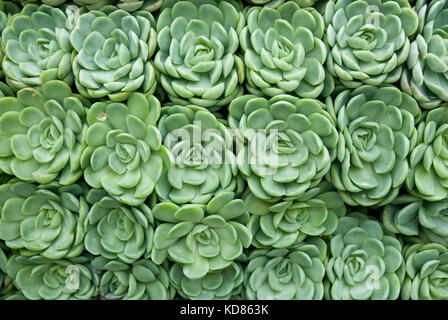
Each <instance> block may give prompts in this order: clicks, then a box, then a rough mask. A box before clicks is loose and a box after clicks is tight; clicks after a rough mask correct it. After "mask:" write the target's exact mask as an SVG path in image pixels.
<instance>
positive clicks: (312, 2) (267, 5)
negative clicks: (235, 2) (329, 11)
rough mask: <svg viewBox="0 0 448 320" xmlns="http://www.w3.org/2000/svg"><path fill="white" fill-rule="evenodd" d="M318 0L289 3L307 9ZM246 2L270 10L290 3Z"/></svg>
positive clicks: (276, 0) (296, 0) (248, 0)
mask: <svg viewBox="0 0 448 320" xmlns="http://www.w3.org/2000/svg"><path fill="white" fill-rule="evenodd" d="M316 1H317V0H294V1H289V2H294V3H297V4H298V5H299V6H300V7H302V8H306V7H311V6H312V5H313V4H314V3H315V2H316ZM246 2H248V3H250V4H253V5H257V6H265V7H268V8H277V7H278V6H280V5H282V4H284V3H285V2H288V0H246Z"/></svg>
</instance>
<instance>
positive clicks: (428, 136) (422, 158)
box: [406, 107, 448, 201]
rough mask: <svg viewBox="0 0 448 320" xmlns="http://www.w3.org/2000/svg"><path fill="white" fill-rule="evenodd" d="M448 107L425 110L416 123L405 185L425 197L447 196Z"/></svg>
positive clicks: (414, 192) (412, 191)
mask: <svg viewBox="0 0 448 320" xmlns="http://www.w3.org/2000/svg"><path fill="white" fill-rule="evenodd" d="M447 139H448V111H447V109H446V108H444V107H439V108H436V109H433V110H431V111H429V112H428V113H426V115H425V118H424V121H422V122H420V123H419V125H418V126H417V142H416V146H415V148H414V150H413V151H412V153H411V154H410V158H409V165H410V166H409V174H408V175H407V178H406V186H407V188H408V190H409V192H410V193H411V194H413V195H415V196H417V197H419V198H422V199H425V200H428V201H438V200H443V199H445V198H446V197H447V196H448V146H447V143H446V141H447Z"/></svg>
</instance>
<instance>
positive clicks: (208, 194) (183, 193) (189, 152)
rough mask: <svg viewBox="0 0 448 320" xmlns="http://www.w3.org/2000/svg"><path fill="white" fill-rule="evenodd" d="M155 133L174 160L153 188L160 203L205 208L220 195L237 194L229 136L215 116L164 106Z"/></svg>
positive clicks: (239, 183) (196, 109) (240, 182)
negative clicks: (199, 205)
mask: <svg viewBox="0 0 448 320" xmlns="http://www.w3.org/2000/svg"><path fill="white" fill-rule="evenodd" d="M158 129H159V131H160V133H161V135H162V139H163V145H164V146H165V147H166V148H167V149H168V150H170V151H171V153H172V155H173V158H174V164H173V166H172V167H171V168H166V169H165V170H164V171H163V173H162V177H161V178H160V180H159V182H158V183H157V185H156V191H157V195H158V196H159V198H160V199H161V200H162V201H170V202H174V203H176V204H185V203H195V204H206V203H207V202H208V201H210V199H211V198H212V197H214V196H216V195H219V194H220V193H221V192H227V191H230V192H234V191H235V192H236V193H240V192H241V189H243V187H244V183H243V179H242V178H241V176H240V175H239V174H238V167H237V164H236V156H235V155H234V153H233V142H234V141H233V138H232V136H231V132H230V130H229V129H228V128H227V127H226V126H225V124H223V123H222V121H220V120H219V119H217V118H216V117H215V115H213V114H212V113H210V112H209V111H208V110H207V109H204V108H202V107H195V106H168V107H164V108H162V113H161V116H160V120H159V124H158Z"/></svg>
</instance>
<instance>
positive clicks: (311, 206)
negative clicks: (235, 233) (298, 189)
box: [244, 181, 346, 248]
mask: <svg viewBox="0 0 448 320" xmlns="http://www.w3.org/2000/svg"><path fill="white" fill-rule="evenodd" d="M244 201H245V203H246V207H247V210H248V211H249V213H250V214H251V218H250V223H249V226H248V227H249V229H250V230H251V231H252V234H253V235H254V237H253V241H252V244H253V245H254V246H255V247H258V248H263V247H273V248H288V247H290V246H291V245H293V244H294V243H295V242H300V241H302V240H303V239H304V238H305V237H307V236H327V235H331V234H332V233H333V232H334V231H335V230H336V228H337V226H338V220H339V218H341V217H343V216H345V214H346V208H345V203H344V201H343V200H342V198H341V197H340V196H339V194H338V193H337V191H336V190H335V189H334V188H333V187H332V186H331V184H329V183H328V182H326V181H323V182H321V183H320V184H319V185H317V186H316V187H314V188H311V189H309V190H307V191H306V192H305V193H304V194H302V195H301V196H299V197H294V198H293V199H283V200H280V201H273V202H272V201H266V200H262V199H258V198H257V197H255V196H254V195H253V194H251V193H250V192H248V193H246V194H245V197H244Z"/></svg>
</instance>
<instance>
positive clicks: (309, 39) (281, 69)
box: [240, 1, 332, 98]
mask: <svg viewBox="0 0 448 320" xmlns="http://www.w3.org/2000/svg"><path fill="white" fill-rule="evenodd" d="M246 17H247V26H245V27H244V28H243V30H242V31H241V34H240V41H241V48H242V50H243V51H244V53H245V55H244V62H245V65H246V80H247V82H246V87H247V89H248V91H249V92H250V93H252V94H255V95H259V96H263V95H267V96H271V97H273V96H277V95H280V94H288V93H289V94H294V95H297V96H299V97H302V98H317V97H318V96H319V95H320V94H321V93H322V91H323V89H324V84H325V82H324V80H325V79H326V72H325V70H324V67H323V65H324V63H325V60H326V58H327V47H326V45H325V43H324V42H323V41H322V39H323V35H324V29H325V23H324V18H323V17H322V15H321V14H320V13H319V12H318V11H317V10H316V9H314V8H304V9H302V8H300V6H299V5H298V4H296V3H295V2H294V1H289V2H286V3H285V4H282V5H281V6H279V7H278V9H273V8H269V7H264V8H263V7H252V8H250V9H249V10H248V11H247V13H246ZM327 79H330V80H332V78H331V77H328V78H327ZM329 93H331V92H324V93H322V94H325V95H326V94H329Z"/></svg>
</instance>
